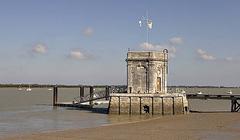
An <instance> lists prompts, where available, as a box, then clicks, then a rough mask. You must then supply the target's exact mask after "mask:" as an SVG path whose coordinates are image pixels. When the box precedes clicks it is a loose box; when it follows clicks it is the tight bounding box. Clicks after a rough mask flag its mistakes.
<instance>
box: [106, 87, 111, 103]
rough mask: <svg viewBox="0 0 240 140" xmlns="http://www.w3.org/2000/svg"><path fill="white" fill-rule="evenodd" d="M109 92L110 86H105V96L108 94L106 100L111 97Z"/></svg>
mask: <svg viewBox="0 0 240 140" xmlns="http://www.w3.org/2000/svg"><path fill="white" fill-rule="evenodd" d="M109 93H110V87H109V86H106V88H105V96H106V98H105V99H106V100H108V99H109Z"/></svg>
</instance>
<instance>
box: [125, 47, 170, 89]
mask: <svg viewBox="0 0 240 140" xmlns="http://www.w3.org/2000/svg"><path fill="white" fill-rule="evenodd" d="M126 61H127V69H128V70H127V75H128V76H127V79H128V83H127V84H128V93H167V66H168V63H167V62H168V54H167V52H165V51H163V52H162V51H161V52H159V51H152V52H146V51H142V52H141V51H140V52H128V56H127V59H126Z"/></svg>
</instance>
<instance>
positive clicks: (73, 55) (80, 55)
mask: <svg viewBox="0 0 240 140" xmlns="http://www.w3.org/2000/svg"><path fill="white" fill-rule="evenodd" d="M69 57H70V58H72V59H77V60H84V59H88V56H87V55H86V54H84V53H83V52H81V51H78V50H77V51H71V52H70V54H69Z"/></svg>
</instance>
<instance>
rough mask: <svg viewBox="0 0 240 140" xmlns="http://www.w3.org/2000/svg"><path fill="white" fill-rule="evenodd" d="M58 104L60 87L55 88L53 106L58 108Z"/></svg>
mask: <svg viewBox="0 0 240 140" xmlns="http://www.w3.org/2000/svg"><path fill="white" fill-rule="evenodd" d="M57 102H58V87H57V86H54V87H53V106H56V105H57Z"/></svg>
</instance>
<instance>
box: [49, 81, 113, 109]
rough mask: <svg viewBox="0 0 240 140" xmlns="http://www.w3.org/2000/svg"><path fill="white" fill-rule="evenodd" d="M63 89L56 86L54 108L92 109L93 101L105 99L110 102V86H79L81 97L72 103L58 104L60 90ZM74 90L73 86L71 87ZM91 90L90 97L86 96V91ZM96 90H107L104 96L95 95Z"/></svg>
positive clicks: (54, 88) (54, 89)
mask: <svg viewBox="0 0 240 140" xmlns="http://www.w3.org/2000/svg"><path fill="white" fill-rule="evenodd" d="M59 88H62V87H61V86H54V87H53V101H52V104H53V106H60V107H78V108H88V109H90V108H92V107H93V101H95V100H100V99H105V100H108V97H109V93H110V86H86V85H85V86H79V87H78V88H79V91H80V92H79V97H77V98H74V100H73V101H72V102H58V89H59ZM64 88H68V86H64ZM69 88H72V86H69ZM75 88H76V87H75ZM85 88H89V96H85V94H84V89H85ZM94 88H105V93H104V94H98V93H94Z"/></svg>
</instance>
